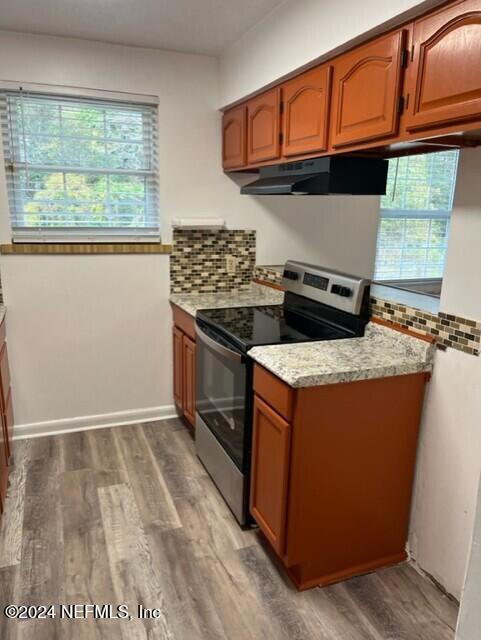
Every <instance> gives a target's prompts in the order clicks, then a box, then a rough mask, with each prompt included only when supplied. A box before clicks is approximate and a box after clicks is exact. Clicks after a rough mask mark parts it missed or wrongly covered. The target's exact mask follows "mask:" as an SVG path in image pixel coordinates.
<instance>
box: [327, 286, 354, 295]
mask: <svg viewBox="0 0 481 640" xmlns="http://www.w3.org/2000/svg"><path fill="white" fill-rule="evenodd" d="M331 293H334V294H335V295H337V296H342V297H343V298H349V297H350V296H351V295H352V289H350V288H349V287H343V286H342V285H340V284H333V285H332V287H331Z"/></svg>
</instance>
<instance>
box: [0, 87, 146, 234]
mask: <svg viewBox="0 0 481 640" xmlns="http://www.w3.org/2000/svg"><path fill="white" fill-rule="evenodd" d="M0 97H1V116H2V134H3V146H4V153H5V161H6V169H7V185H8V195H9V205H10V215H11V224H12V235H13V240H14V241H15V240H16V241H29V242H32V241H34V242H35V241H43V240H45V241H50V242H51V241H60V242H61V241H68V242H73V241H91V240H97V241H104V242H105V241H111V240H117V241H128V240H136V241H142V240H149V239H150V240H155V239H158V238H159V213H158V177H157V162H156V158H157V148H156V147H157V142H156V140H157V137H156V130H157V115H156V111H157V109H156V106H155V105H148V104H145V105H144V104H130V103H127V102H117V101H105V100H96V99H91V98H85V99H84V98H70V97H64V96H52V95H42V94H30V93H26V92H22V91H18V92H13V91H12V92H10V91H6V92H4V93H3V94H1V96H0Z"/></svg>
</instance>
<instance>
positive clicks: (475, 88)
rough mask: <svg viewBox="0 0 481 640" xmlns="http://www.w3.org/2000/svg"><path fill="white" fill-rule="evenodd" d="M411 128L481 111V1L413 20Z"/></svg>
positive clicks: (466, 0)
mask: <svg viewBox="0 0 481 640" xmlns="http://www.w3.org/2000/svg"><path fill="white" fill-rule="evenodd" d="M409 93H410V101H411V104H410V105H409V111H408V114H407V118H406V128H407V129H408V130H416V129H427V128H429V127H431V126H435V125H442V124H448V125H449V124H451V123H455V122H456V121H457V120H471V119H479V118H480V116H481V0H464V1H463V2H459V3H456V4H454V5H452V4H451V5H448V6H447V7H445V8H444V9H441V10H440V11H437V12H435V13H433V14H430V15H428V16H426V17H424V18H421V19H420V20H417V21H416V22H415V23H414V60H413V64H412V65H411V67H410V71H409Z"/></svg>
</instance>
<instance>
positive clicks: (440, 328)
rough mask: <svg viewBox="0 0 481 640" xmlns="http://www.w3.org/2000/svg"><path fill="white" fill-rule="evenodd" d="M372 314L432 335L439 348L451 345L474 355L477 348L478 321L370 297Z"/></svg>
mask: <svg viewBox="0 0 481 640" xmlns="http://www.w3.org/2000/svg"><path fill="white" fill-rule="evenodd" d="M371 311H372V315H373V316H378V317H379V318H383V319H384V320H389V321H390V322H394V323H395V324H400V325H402V326H403V327H406V328H407V329H411V330H413V331H417V332H418V333H422V334H424V335H430V336H434V338H435V339H436V345H437V346H438V347H439V348H440V349H446V348H447V347H451V348H453V349H458V351H464V353H469V354H471V355H473V356H478V355H479V352H480V338H481V322H476V320H469V319H468V318H462V317H460V316H455V315H451V314H448V313H443V312H442V311H440V312H439V313H438V314H435V313H428V312H426V311H420V310H419V309H413V308H412V307H407V306H406V305H403V304H397V303H396V302H392V301H387V300H379V299H377V298H371Z"/></svg>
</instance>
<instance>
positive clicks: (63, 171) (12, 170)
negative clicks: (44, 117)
mask: <svg viewBox="0 0 481 640" xmlns="http://www.w3.org/2000/svg"><path fill="white" fill-rule="evenodd" d="M21 95H25V96H29V97H39V98H45V99H47V100H50V101H52V103H53V104H61V103H62V101H63V102H66V101H71V102H72V104H74V105H76V106H79V105H81V104H82V102H84V101H85V103H86V104H87V105H88V104H91V105H92V106H94V107H96V106H97V105H98V106H99V107H107V110H108V107H109V106H110V105H111V106H112V111H114V110H115V109H117V110H118V109H125V111H128V110H129V108H130V109H131V110H132V112H134V111H137V112H138V113H142V111H144V112H145V114H147V116H148V119H147V120H146V121H145V122H148V123H149V125H150V127H149V128H148V131H149V136H150V139H149V141H148V143H147V144H146V143H145V132H144V133H142V138H143V140H144V142H143V147H141V149H142V152H143V154H144V156H145V158H148V163H149V168H148V169H140V170H136V169H126V170H122V169H117V168H111V167H108V166H106V164H105V165H104V166H99V167H87V166H81V165H80V166H71V167H70V166H68V164H65V163H63V162H62V163H61V164H59V165H48V164H47V165H45V166H44V167H42V166H41V165H39V164H36V163H28V161H27V162H26V163H25V162H23V163H22V162H21V161H20V159H19V157H18V155H17V157H15V152H14V144H17V145H18V144H19V143H20V138H19V136H18V129H17V131H16V132H15V131H14V127H13V126H11V122H10V118H9V109H10V108H11V107H10V104H9V102H8V100H9V96H12V97H13V98H14V99H15V98H18V96H21ZM0 100H1V101H2V105H1V109H0V113H1V116H2V122H1V129H2V138H3V157H4V163H5V171H6V187H7V195H8V203H9V209H10V216H9V218H10V226H11V235H12V242H14V243H26V242H27V243H47V244H52V243H66V244H72V243H119V244H125V243H153V242H154V243H158V242H160V207H159V171H158V138H157V128H158V98H157V97H156V96H149V95H138V94H129V93H118V92H108V91H94V90H89V89H85V90H84V89H76V88H73V87H60V86H56V87H49V88H47V90H46V87H45V85H22V86H20V85H19V84H17V83H11V82H0ZM147 116H145V117H147ZM142 118H143V120H144V116H142ZM142 126H143V127H147V124H145V123H144V124H143V125H142ZM14 135H16V139H15V141H14V140H13V138H12V136H14ZM53 137H55V136H53ZM74 137H76V136H74ZM59 138H60V139H61V140H62V139H63V138H62V136H61V135H59ZM86 139H93V137H91V136H88V135H87V136H86ZM5 142H7V144H5ZM120 142H122V141H120ZM126 142H129V140H126ZM106 143H107V142H106ZM146 153H148V156H147V155H146ZM64 159H65V158H63V160H64ZM22 165H23V168H22ZM28 169H30V171H31V172H32V171H39V172H41V171H43V170H45V171H46V172H50V173H52V174H53V173H58V174H59V175H62V176H63V179H64V181H65V176H67V175H75V174H76V175H96V176H101V175H105V176H107V178H106V182H107V183H110V179H111V177H112V176H116V175H129V176H133V175H137V176H140V175H143V176H144V177H145V180H144V193H145V194H146V197H147V195H148V197H149V202H148V204H146V206H145V209H144V211H145V216H144V224H143V225H142V226H138V227H128V226H123V225H121V224H118V225H115V224H111V225H109V226H107V225H105V226H102V225H99V226H85V227H80V226H68V225H67V226H64V227H60V226H58V227H55V226H45V225H42V224H40V225H39V226H36V227H34V226H32V227H28V226H27V225H23V226H20V225H19V224H18V221H19V219H20V220H21V218H22V215H24V213H25V212H24V206H23V205H24V199H23V198H22V195H21V192H20V189H19V182H18V181H19V180H21V178H20V177H19V176H20V175H21V171H22V170H23V171H24V172H28ZM24 175H25V174H24ZM27 176H28V173H27ZM64 183H65V182H64ZM100 202H102V203H103V204H105V203H107V202H108V203H109V204H111V201H110V200H106V199H105V197H104V199H103V200H100ZM120 205H121V203H120ZM120 205H119V206H120ZM89 206H90V209H89ZM91 207H92V202H91V201H89V202H88V205H87V207H86V209H87V211H88V215H90V214H91V213H92V210H91ZM75 213H76V212H72V214H73V215H74V214H75ZM105 213H106V215H107V216H108V215H109V214H110V215H111V216H112V217H113V216H115V215H117V218H121V215H122V214H121V213H119V211H118V210H117V212H115V213H112V212H111V210H108V209H107V211H106V212H105ZM59 215H68V213H67V212H66V214H63V213H62V212H59ZM77 215H78V214H77ZM117 221H118V220H117Z"/></svg>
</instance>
